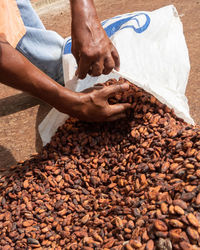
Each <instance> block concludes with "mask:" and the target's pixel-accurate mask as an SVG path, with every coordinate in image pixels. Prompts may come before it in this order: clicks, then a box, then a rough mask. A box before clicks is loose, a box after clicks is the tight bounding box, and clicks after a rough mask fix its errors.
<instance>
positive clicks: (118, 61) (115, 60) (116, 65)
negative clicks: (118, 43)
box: [111, 47, 120, 71]
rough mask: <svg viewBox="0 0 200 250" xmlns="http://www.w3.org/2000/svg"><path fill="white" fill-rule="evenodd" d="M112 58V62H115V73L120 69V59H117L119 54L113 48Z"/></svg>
mask: <svg viewBox="0 0 200 250" xmlns="http://www.w3.org/2000/svg"><path fill="white" fill-rule="evenodd" d="M111 54H112V57H113V60H114V62H115V69H116V70H117V71H119V68H120V59H119V54H118V52H117V50H116V48H115V47H114V49H113V51H112V53H111Z"/></svg>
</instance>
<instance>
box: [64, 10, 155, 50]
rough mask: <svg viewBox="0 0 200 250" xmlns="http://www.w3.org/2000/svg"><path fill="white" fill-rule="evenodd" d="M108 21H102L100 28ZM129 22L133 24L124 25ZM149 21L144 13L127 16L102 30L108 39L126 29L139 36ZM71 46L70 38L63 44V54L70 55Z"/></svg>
mask: <svg viewBox="0 0 200 250" xmlns="http://www.w3.org/2000/svg"><path fill="white" fill-rule="evenodd" d="M119 18H121V16H117V17H113V18H111V19H119ZM109 20H110V19H108V20H105V21H103V22H102V23H101V24H102V26H103V27H104V26H105V24H106V23H107V22H108V21H109ZM129 21H134V23H133V22H132V23H131V24H129V25H125V24H126V23H128V22H129ZM150 21H151V19H150V17H149V15H147V14H146V13H138V14H135V15H133V14H128V15H127V16H126V17H125V18H121V19H119V20H117V21H115V22H113V23H112V24H110V25H108V26H107V27H105V28H104V30H105V31H106V34H107V35H108V37H111V36H112V35H114V34H115V33H116V32H117V31H119V30H123V29H127V28H130V29H133V30H134V31H135V32H136V33H138V34H141V33H143V32H144V31H145V30H146V29H147V28H148V27H149V24H150ZM71 46H72V39H71V38H70V39H68V40H67V42H66V44H65V48H64V54H70V53H71Z"/></svg>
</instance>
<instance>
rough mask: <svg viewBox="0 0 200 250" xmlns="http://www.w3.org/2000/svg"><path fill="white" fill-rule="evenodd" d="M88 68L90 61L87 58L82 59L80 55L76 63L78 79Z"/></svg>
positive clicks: (83, 76)
mask: <svg viewBox="0 0 200 250" xmlns="http://www.w3.org/2000/svg"><path fill="white" fill-rule="evenodd" d="M89 69H90V62H89V60H86V59H84V57H81V59H80V61H79V65H78V77H79V78H80V79H84V78H85V77H86V75H87V73H88V71H89Z"/></svg>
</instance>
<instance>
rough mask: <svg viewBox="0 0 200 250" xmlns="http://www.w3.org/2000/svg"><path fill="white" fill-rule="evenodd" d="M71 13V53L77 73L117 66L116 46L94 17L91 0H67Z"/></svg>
mask: <svg viewBox="0 0 200 250" xmlns="http://www.w3.org/2000/svg"><path fill="white" fill-rule="evenodd" d="M70 3H71V14H72V29H71V35H72V54H73V55H74V57H75V58H76V61H77V64H78V76H79V78H80V79H84V78H85V77H86V75H87V74H90V75H92V76H99V75H101V74H109V73H110V72H111V70H112V69H113V68H115V69H116V70H118V69H119V66H120V60H119V55H118V53H117V50H116V48H115V47H114V46H113V44H112V42H111V41H110V39H109V38H108V36H107V35H106V32H105V31H104V29H103V28H102V26H101V23H100V21H99V19H98V16H97V13H96V9H95V6H94V3H93V0H70Z"/></svg>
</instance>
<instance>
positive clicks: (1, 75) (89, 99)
mask: <svg viewBox="0 0 200 250" xmlns="http://www.w3.org/2000/svg"><path fill="white" fill-rule="evenodd" d="M0 82H1V83H3V84H6V85H8V86H10V87H13V88H16V89H19V90H22V91H25V92H28V93H30V94H31V95H33V96H35V97H38V98H40V99H41V100H43V101H45V102H47V103H48V104H50V105H51V106H53V107H55V108H56V109H57V110H59V111H60V112H63V113H66V114H69V115H70V116H73V117H77V118H79V119H81V120H85V121H111V120H115V119H118V118H121V117H124V116H125V110H126V109H127V108H129V107H130V104H115V105H109V104H108V102H107V99H108V97H109V96H110V95H113V94H114V93H116V92H119V91H126V90H127V89H128V85H127V84H124V85H121V86H109V87H103V88H102V87H101V88H100V89H99V87H94V88H92V89H90V90H89V91H88V92H87V93H75V92H72V91H70V90H68V89H66V88H64V87H62V86H60V85H59V84H58V83H56V82H55V81H54V80H52V79H51V78H50V77H48V76H47V75H46V74H44V73H43V72H42V71H40V70H39V69H38V68H37V67H35V66H34V65H33V64H31V63H30V62H29V61H28V60H27V59H26V58H25V57H24V56H23V55H22V54H21V53H19V52H18V51H17V50H16V49H14V48H13V47H12V46H10V45H9V43H8V42H7V41H6V40H5V38H4V37H3V36H2V35H1V34H0Z"/></svg>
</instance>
